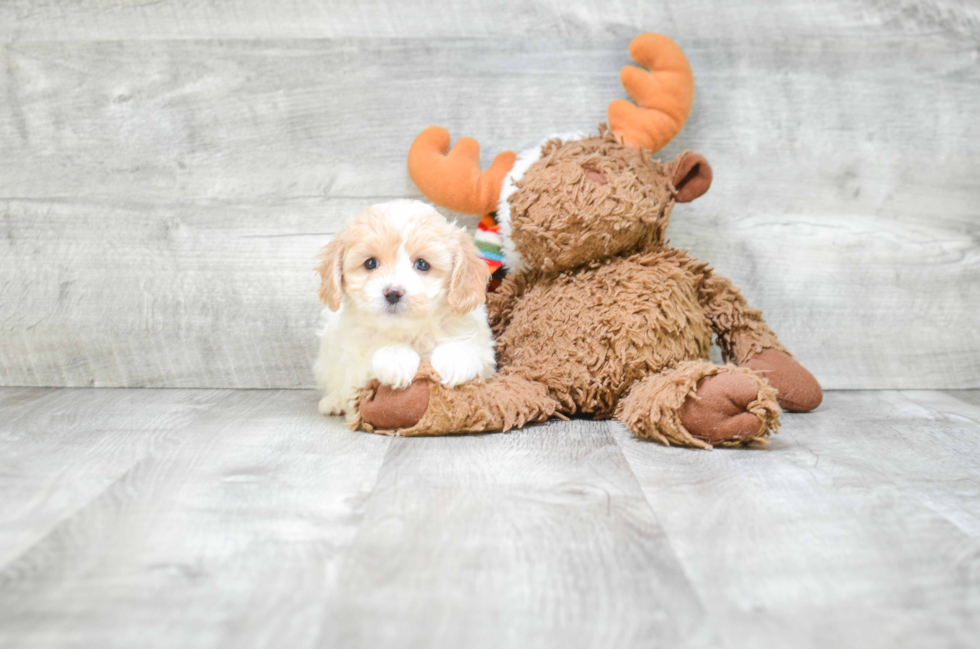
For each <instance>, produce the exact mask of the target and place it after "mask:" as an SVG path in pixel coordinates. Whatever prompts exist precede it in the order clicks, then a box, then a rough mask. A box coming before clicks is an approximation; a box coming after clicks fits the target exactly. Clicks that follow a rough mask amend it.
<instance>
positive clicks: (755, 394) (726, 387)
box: [616, 360, 779, 448]
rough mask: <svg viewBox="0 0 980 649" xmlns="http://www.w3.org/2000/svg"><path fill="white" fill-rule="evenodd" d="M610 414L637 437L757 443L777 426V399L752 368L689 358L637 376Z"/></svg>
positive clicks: (707, 443)
mask: <svg viewBox="0 0 980 649" xmlns="http://www.w3.org/2000/svg"><path fill="white" fill-rule="evenodd" d="M616 417H617V418H619V420H620V421H622V422H623V423H624V424H626V427H627V428H629V429H630V431H631V432H632V433H633V434H634V435H636V436H637V437H644V438H648V439H653V440H656V441H658V442H660V443H661V444H666V445H668V446H669V445H672V444H678V445H681V446H696V447H699V448H711V447H712V446H718V445H720V446H742V445H746V444H751V445H754V446H758V445H765V443H766V438H767V437H768V436H769V434H770V433H775V432H776V430H777V429H778V428H779V404H777V403H776V390H774V389H773V388H772V387H771V386H769V384H767V383H766V381H765V379H763V378H762V377H760V376H759V375H757V374H755V373H754V372H753V371H752V370H749V369H747V368H744V367H735V366H734V365H726V366H724V367H720V366H718V365H713V364H712V363H709V362H708V361H705V360H693V361H683V362H681V363H678V364H677V365H676V366H675V367H673V368H670V369H668V370H665V371H663V372H661V373H660V374H654V375H651V376H648V377H646V378H644V379H642V380H640V381H639V382H638V383H637V384H636V385H635V386H633V388H632V389H630V392H629V394H627V395H626V397H625V398H624V399H622V400H620V402H619V408H618V409H617V410H616Z"/></svg>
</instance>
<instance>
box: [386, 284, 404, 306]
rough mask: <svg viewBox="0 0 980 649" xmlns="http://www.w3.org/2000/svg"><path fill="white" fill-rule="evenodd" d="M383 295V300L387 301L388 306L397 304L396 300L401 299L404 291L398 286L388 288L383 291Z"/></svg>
mask: <svg viewBox="0 0 980 649" xmlns="http://www.w3.org/2000/svg"><path fill="white" fill-rule="evenodd" d="M384 294H385V299H386V300H388V304H398V300H400V299H402V296H403V295H405V291H404V289H402V288H401V287H398V286H389V287H388V288H386V289H385V290H384Z"/></svg>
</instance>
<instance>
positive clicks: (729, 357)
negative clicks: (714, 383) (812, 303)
mask: <svg viewBox="0 0 980 649" xmlns="http://www.w3.org/2000/svg"><path fill="white" fill-rule="evenodd" d="M699 293H700V294H699V296H698V297H699V300H700V302H701V307H702V308H703V309H704V314H705V315H706V316H707V317H708V321H709V322H711V328H712V329H713V330H714V332H715V334H717V336H718V346H719V347H721V353H722V356H723V357H724V359H725V361H726V362H730V363H735V364H736V365H745V364H746V363H747V362H748V361H749V360H751V359H752V357H754V356H755V355H756V354H758V353H760V352H762V351H765V350H767V349H777V350H779V351H782V352H785V351H786V348H785V347H783V344H782V343H781V342H779V338H777V337H776V334H775V333H773V330H772V329H770V328H769V325H767V324H766V321H765V320H763V319H762V311H759V310H758V309H753V308H752V307H750V306H749V305H748V303H747V302H746V301H745V298H744V297H742V293H741V292H740V291H739V290H738V289H737V288H735V285H734V284H732V282H731V280H729V279H728V278H727V277H724V276H722V275H715V274H714V273H713V272H712V271H710V270H707V271H706V272H705V275H704V280H703V281H702V283H701V287H700V291H699Z"/></svg>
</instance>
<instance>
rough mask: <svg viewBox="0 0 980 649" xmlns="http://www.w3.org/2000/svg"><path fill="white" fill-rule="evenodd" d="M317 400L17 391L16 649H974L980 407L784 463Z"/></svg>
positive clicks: (826, 421)
mask: <svg viewBox="0 0 980 649" xmlns="http://www.w3.org/2000/svg"><path fill="white" fill-rule="evenodd" d="M316 402H317V395H316V394H315V393H314V392H312V391H298V390H297V391H223V390H201V391H195V390H89V389H79V390H63V389H62V390H49V389H35V388H23V389H18V388H5V389H0V422H2V423H0V646H3V647H38V648H40V647H44V648H45V649H55V648H60V647H107V648H113V647H131V646H140V647H151V648H152V647H182V648H195V647H235V648H241V647H284V646H285V647H292V648H295V649H304V648H306V647H326V646H330V647H333V646H336V647H355V648H356V647H382V646H383V647H432V648H434V649H443V648H445V649H456V648H458V647H512V648H514V649H523V648H525V647H527V648H530V647H534V648H539V647H551V646H555V647H562V648H563V649H564V648H568V649H578V648H580V647H581V648H584V647H623V648H624V649H625V648H631V647H650V646H658V647H659V646H663V647H726V648H729V649H738V648H740V647H751V648H753V649H766V648H768V647H774V648H779V649H806V648H810V647H813V648H821V649H822V648H824V647H828V646H832V647H837V648H839V649H851V648H852V647H853V648H855V649H857V648H860V649H869V648H870V649H874V648H877V647H881V648H886V647H887V648H889V649H890V648H892V647H930V649H933V648H939V649H944V648H947V647H949V648H954V647H957V648H958V647H964V648H965V647H972V646H973V645H974V644H975V640H976V638H977V637H978V634H980V628H978V625H980V569H978V564H977V562H978V557H980V473H978V472H977V467H978V466H980V391H972V392H962V391H961V392H957V393H941V392H932V391H915V392H847V393H842V392H830V393H828V394H827V396H826V401H825V404H824V405H823V406H822V407H821V408H820V409H819V410H817V411H816V412H814V413H811V414H808V415H786V416H785V423H784V426H783V428H782V430H781V432H780V434H779V435H777V436H775V437H774V438H773V441H772V444H771V445H770V446H769V448H767V449H764V450H715V451H711V452H701V451H692V450H688V449H672V448H664V447H661V446H658V445H656V444H653V443H650V442H646V441H640V440H635V439H633V438H631V437H630V436H629V435H628V434H627V433H626V431H625V430H624V429H623V428H622V427H621V426H619V425H618V424H615V423H611V422H591V421H586V420H575V421H572V422H567V423H566V422H552V423H549V424H546V425H541V426H532V427H529V428H528V429H526V430H523V431H517V432H514V433H511V434H492V435H481V436H460V437H452V438H436V439H424V438H387V437H381V436H375V435H369V434H364V433H352V432H350V431H347V430H346V429H344V428H343V426H342V425H341V424H340V422H339V421H338V419H337V418H324V417H321V416H320V415H318V414H317V413H316Z"/></svg>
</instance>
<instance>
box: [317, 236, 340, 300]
mask: <svg viewBox="0 0 980 649" xmlns="http://www.w3.org/2000/svg"><path fill="white" fill-rule="evenodd" d="M317 259H318V260H319V261H320V263H319V264H317V267H316V272H318V273H320V301H321V302H323V303H324V304H326V305H327V308H329V309H330V310H331V311H336V310H337V309H339V308H340V298H341V295H342V294H343V293H342V291H343V285H344V274H343V268H344V233H343V232H341V233H339V234H337V235H336V236H334V238H333V240H331V241H330V243H328V244H327V245H325V246H324V247H323V249H322V250H320V254H319V255H317Z"/></svg>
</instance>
